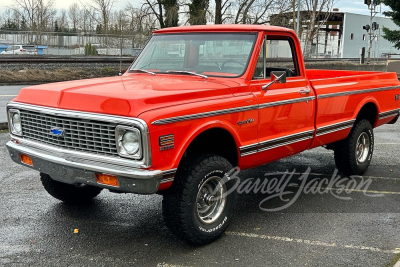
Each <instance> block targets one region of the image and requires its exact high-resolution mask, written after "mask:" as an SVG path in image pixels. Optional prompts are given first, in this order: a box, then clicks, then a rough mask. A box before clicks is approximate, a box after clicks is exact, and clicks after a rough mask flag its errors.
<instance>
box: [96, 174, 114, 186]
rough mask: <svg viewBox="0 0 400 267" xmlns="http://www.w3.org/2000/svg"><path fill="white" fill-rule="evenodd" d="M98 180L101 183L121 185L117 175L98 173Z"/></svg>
mask: <svg viewBox="0 0 400 267" xmlns="http://www.w3.org/2000/svg"><path fill="white" fill-rule="evenodd" d="M96 180H97V182H98V183H99V184H105V185H111V186H119V182H118V179H117V177H116V176H113V175H108V174H102V173H96Z"/></svg>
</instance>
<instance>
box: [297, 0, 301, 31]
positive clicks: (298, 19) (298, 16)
mask: <svg viewBox="0 0 400 267" xmlns="http://www.w3.org/2000/svg"><path fill="white" fill-rule="evenodd" d="M300 8H301V7H300V0H297V30H296V33H297V37H299V39H300Z"/></svg>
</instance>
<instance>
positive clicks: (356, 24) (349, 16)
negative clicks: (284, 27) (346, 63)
mask: <svg viewBox="0 0 400 267" xmlns="http://www.w3.org/2000/svg"><path fill="white" fill-rule="evenodd" d="M300 13H301V15H300V17H301V18H302V19H303V22H302V25H303V32H302V34H301V38H300V41H301V44H302V47H303V51H304V49H305V47H304V46H305V38H306V35H307V34H306V31H307V30H308V29H307V25H309V24H310V23H309V22H308V21H309V18H308V17H307V12H300ZM274 16H275V17H274ZM274 16H272V19H273V20H274V21H285V20H286V21H288V20H289V25H290V23H292V22H290V21H291V20H290V18H291V16H292V13H284V14H279V15H274ZM272 19H271V21H272ZM373 21H374V22H376V23H378V24H379V30H377V31H376V32H375V34H376V35H377V36H376V38H374V40H373V42H372V49H371V58H381V57H387V54H389V53H400V51H399V50H397V49H396V48H394V47H393V44H392V43H390V42H388V41H387V40H386V39H384V38H383V36H382V35H383V30H382V28H383V27H386V28H389V29H391V30H400V28H399V27H398V26H397V25H396V24H395V23H394V22H393V21H392V20H391V19H390V18H387V17H378V16H377V17H375V18H374V19H373ZM370 24H371V18H370V16H368V15H360V14H354V13H348V12H339V10H338V9H334V12H331V13H326V12H322V13H321V14H320V16H319V17H317V18H316V22H315V25H318V26H316V27H319V31H318V34H316V35H315V37H314V38H313V40H312V42H311V43H310V45H311V49H310V50H311V53H310V57H312V58H329V57H334V58H359V57H360V50H361V49H362V48H363V47H365V49H366V51H367V50H368V43H369V35H368V32H367V31H366V30H364V29H363V26H365V25H370ZM289 25H288V26H289ZM370 26H371V25H370Z"/></svg>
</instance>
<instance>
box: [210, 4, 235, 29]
mask: <svg viewBox="0 0 400 267" xmlns="http://www.w3.org/2000/svg"><path fill="white" fill-rule="evenodd" d="M231 5H232V1H229V0H215V21H214V23H215V24H222V23H224V20H225V19H226V17H225V14H226V12H227V11H228V9H229V8H230V7H231Z"/></svg>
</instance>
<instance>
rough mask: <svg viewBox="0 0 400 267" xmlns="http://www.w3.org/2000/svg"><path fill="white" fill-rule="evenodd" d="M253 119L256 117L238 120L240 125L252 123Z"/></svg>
mask: <svg viewBox="0 0 400 267" xmlns="http://www.w3.org/2000/svg"><path fill="white" fill-rule="evenodd" d="M253 121H254V119H248V120H246V121H238V124H239V125H242V124H247V123H251V122H253Z"/></svg>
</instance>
